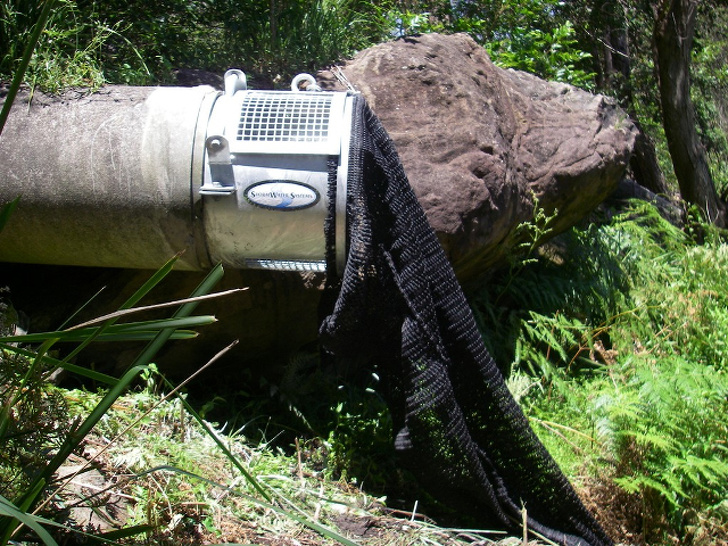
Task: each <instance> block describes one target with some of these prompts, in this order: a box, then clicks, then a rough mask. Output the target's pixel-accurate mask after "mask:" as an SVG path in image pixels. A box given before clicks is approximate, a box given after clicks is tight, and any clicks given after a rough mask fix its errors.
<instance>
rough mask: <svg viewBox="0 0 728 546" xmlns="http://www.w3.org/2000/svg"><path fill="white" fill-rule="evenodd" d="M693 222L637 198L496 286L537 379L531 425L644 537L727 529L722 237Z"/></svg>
mask: <svg viewBox="0 0 728 546" xmlns="http://www.w3.org/2000/svg"><path fill="white" fill-rule="evenodd" d="M694 227H696V228H698V229H696V230H692V231H694V232H695V233H696V234H697V233H701V237H700V238H699V239H698V240H693V239H692V238H691V236H690V233H691V230H688V231H687V232H683V231H681V230H679V229H677V228H675V227H674V226H672V225H670V224H669V223H668V222H666V221H664V220H663V219H662V218H661V217H660V216H659V214H658V213H657V211H656V210H655V209H654V208H652V207H651V206H649V205H646V204H644V203H643V204H637V205H634V206H633V207H632V208H631V209H630V210H628V211H627V212H625V213H623V214H620V215H618V216H616V217H615V218H614V219H613V220H612V221H611V222H609V223H606V224H603V225H592V226H591V227H589V228H586V229H574V230H573V231H572V232H571V233H570V234H568V235H567V236H566V237H565V238H562V239H561V241H560V242H561V245H560V247H559V248H560V252H559V253H558V256H556V258H557V259H555V257H554V254H553V253H543V255H542V256H541V257H540V258H539V259H537V260H535V261H534V260H531V261H530V263H529V264H527V265H526V266H525V267H524V268H523V270H522V271H521V272H520V273H519V278H518V279H517V280H515V281H513V282H512V283H510V284H509V283H507V282H504V281H500V282H498V283H496V285H495V289H496V290H498V289H503V287H504V286H507V287H509V288H508V289H507V291H506V293H505V294H501V295H500V296H499V301H500V302H501V305H504V302H508V303H509V304H510V305H513V304H514V303H515V304H516V309H517V308H518V305H523V306H524V309H525V310H524V311H519V310H511V311H510V316H511V320H510V322H509V329H510V330H509V332H508V337H506V339H508V340H510V343H512V349H511V353H510V354H511V355H513V357H512V367H513V369H514V370H515V372H514V373H515V376H516V377H521V376H522V375H523V374H524V373H526V374H530V375H531V376H532V377H534V381H535V383H536V384H537V385H540V386H541V389H534V388H530V390H528V392H527V394H526V395H525V396H524V398H523V403H524V405H525V407H526V408H527V412H528V413H529V414H530V415H531V416H532V418H533V422H534V424H535V425H534V426H536V430H537V432H538V433H539V434H540V435H541V437H542V439H543V441H544V443H545V444H546V446H547V448H548V449H549V450H550V451H551V452H552V453H553V454H554V455H555V456H556V458H557V460H558V461H559V462H560V463H561V464H562V465H563V466H564V468H566V469H568V472H569V473H570V474H571V476H572V479H575V480H576V481H583V479H586V477H587V476H599V477H600V478H599V479H601V480H602V481H603V483H604V484H607V483H614V484H616V485H617V486H619V487H620V488H622V490H623V491H624V492H625V493H626V494H627V495H631V496H632V497H633V498H634V502H635V503H637V504H638V505H639V512H640V517H639V521H638V522H635V525H638V526H639V528H638V529H632V531H633V532H637V533H640V534H641V535H642V537H643V539H645V540H647V541H649V543H651V544H653V543H654V544H663V543H668V542H669V541H670V540H677V541H679V542H680V543H682V544H701V543H707V542H711V541H713V542H714V541H716V540H721V539H722V540H725V539H726V537H725V528H726V524H728V505H727V504H726V501H725V499H726V498H728V485H727V484H728V445H727V444H726V438H728V424H727V423H726V421H725V415H726V412H727V411H728V353H727V352H726V342H725V340H726V339H728V301H727V300H726V295H725V289H724V287H725V286H726V283H728V245H726V243H725V242H723V241H722V240H721V238H720V237H719V236H718V234H717V233H715V232H710V231H708V232H707V237H705V236H703V234H704V233H705V231H704V230H707V229H708V228H707V227H706V226H703V225H696V226H694ZM498 287H500V288H498ZM478 301H479V302H480V304H481V305H482V304H483V302H488V301H493V297H492V296H491V297H490V298H483V297H482V296H481V299H480V300H478ZM503 313H505V310H501V311H499V312H498V314H500V315H502V314H503ZM485 316H487V315H486V314H485V313H484V312H482V311H481V317H485ZM486 328H487V325H486ZM501 330H503V326H501ZM605 486H606V485H605ZM701 541H702V542H701ZM706 541H707V542H706Z"/></svg>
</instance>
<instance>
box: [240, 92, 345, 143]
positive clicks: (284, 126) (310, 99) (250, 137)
mask: <svg viewBox="0 0 728 546" xmlns="http://www.w3.org/2000/svg"><path fill="white" fill-rule="evenodd" d="M331 100H332V97H331V95H320V94H313V93H311V94H309V93H295V94H279V93H267V94H263V93H260V94H257V93H249V94H248V95H247V96H246V97H245V99H244V100H243V103H242V109H241V113H240V123H239V124H238V131H237V140H239V141H243V142H326V141H327V140H328V138H329V117H330V114H331Z"/></svg>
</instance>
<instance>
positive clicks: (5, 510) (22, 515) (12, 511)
mask: <svg viewBox="0 0 728 546" xmlns="http://www.w3.org/2000/svg"><path fill="white" fill-rule="evenodd" d="M0 514H1V515H3V516H7V517H10V518H12V519H11V520H10V521H9V522H8V523H10V525H8V527H7V528H8V529H9V530H10V534H9V535H8V536H6V537H4V539H5V540H4V541H3V544H6V543H7V542H8V540H9V539H10V536H11V535H12V532H13V527H14V525H13V520H17V521H19V522H20V523H21V524H22V525H25V526H26V527H28V528H30V529H32V530H33V531H35V534H36V535H38V538H40V539H41V540H42V541H43V542H44V543H45V544H46V545H47V546H58V543H57V542H56V541H55V540H53V537H52V536H51V535H50V533H48V531H46V530H45V528H44V527H43V526H42V525H41V524H40V523H39V522H38V518H36V517H35V516H33V515H32V514H28V513H27V512H25V511H23V510H21V509H20V508H18V507H17V506H15V505H14V504H13V503H12V502H10V501H9V500H8V499H6V498H5V497H3V496H2V495H0Z"/></svg>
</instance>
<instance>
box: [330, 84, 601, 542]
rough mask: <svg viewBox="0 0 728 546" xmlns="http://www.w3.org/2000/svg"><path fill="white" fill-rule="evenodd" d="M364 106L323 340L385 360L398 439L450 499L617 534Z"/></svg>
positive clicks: (552, 527) (479, 514)
mask: <svg viewBox="0 0 728 546" xmlns="http://www.w3.org/2000/svg"><path fill="white" fill-rule="evenodd" d="M354 110H355V113H354V131H353V136H352V139H353V142H352V145H351V151H350V168H349V179H348V185H349V188H348V192H349V194H348V204H347V216H348V228H347V229H348V241H349V253H348V259H347V263H346V267H345V271H344V273H343V275H342V277H341V278H340V279H335V278H333V274H332V276H331V277H330V279H329V283H330V288H331V290H332V291H333V294H334V296H335V298H334V300H335V301H333V303H332V306H331V308H330V309H329V311H328V313H326V315H327V316H326V317H325V318H324V320H323V322H322V324H321V329H320V334H321V342H322V346H323V347H324V349H325V350H327V351H329V352H330V353H332V354H333V355H334V356H335V357H337V358H341V359H354V360H357V361H362V360H363V361H367V362H369V364H370V365H372V366H376V368H377V369H378V370H379V371H380V375H382V376H383V380H384V381H385V384H386V385H387V387H386V394H385V397H386V398H387V399H388V400H387V402H388V405H389V407H390V411H391V414H392V418H393V420H394V425H395V430H397V431H398V433H397V435H396V440H395V448H396V450H397V451H398V452H399V453H400V454H401V455H402V457H403V459H404V461H405V464H406V466H407V467H408V468H409V469H410V470H411V471H412V472H413V473H414V474H415V475H416V476H417V477H418V479H419V480H420V481H421V482H422V484H423V485H424V486H425V487H426V488H427V489H429V490H430V491H431V492H432V493H433V495H434V496H435V497H436V498H437V499H438V500H440V501H442V502H444V503H446V504H447V505H449V506H451V507H453V508H456V509H457V510H459V511H461V512H462V513H465V514H468V515H470V516H474V517H475V518H477V521H478V522H479V523H482V524H483V525H487V526H491V525H498V526H499V527H501V528H505V529H508V530H511V531H512V532H514V533H517V532H520V531H519V530H520V528H521V522H522V514H523V512H522V509H523V508H524V507H525V512H526V514H527V516H528V526H529V528H531V529H532V530H534V531H536V532H538V533H541V534H542V535H543V536H545V537H546V538H548V539H550V540H552V541H554V542H556V543H558V544H566V545H587V544H589V545H594V546H596V545H609V544H612V542H611V540H610V539H609V538H608V537H607V536H606V534H605V533H604V531H603V530H602V529H601V528H600V527H599V525H598V524H597V523H596V521H595V520H594V518H593V517H592V516H591V514H590V513H589V512H588V511H587V510H586V509H585V507H584V506H583V504H582V503H581V501H580V500H579V498H578V497H577V495H576V494H575V492H574V490H573V489H572V487H571V485H570V484H569V482H568V481H567V479H566V478H565V477H564V475H563V474H562V472H561V471H560V470H559V468H558V467H557V465H556V464H555V463H554V461H553V459H552V458H551V457H550V455H549V454H548V453H547V451H546V450H545V448H544V447H543V445H542V444H541V443H540V442H539V440H538V439H537V438H536V436H535V434H534V433H533V431H532V430H531V428H530V426H529V424H528V422H527V420H526V418H525V416H524V415H523V413H522V411H521V409H520V407H519V406H518V404H517V403H516V402H515V400H514V399H513V397H512V396H511V394H510V392H509V391H508V389H507V387H506V385H505V383H504V380H503V377H502V375H501V373H500V371H499V370H498V368H497V366H496V365H495V363H494V361H493V360H492V358H491V357H490V355H489V354H488V352H487V350H486V349H485V346H484V344H483V342H482V339H481V336H480V334H479V332H478V330H477V327H476V324H475V321H474V319H473V316H472V313H471V310H470V308H469V306H468V303H467V301H466V300H465V297H464V295H463V292H462V290H461V288H460V286H459V284H458V282H457V280H456V278H455V275H454V273H453V270H452V267H451V266H450V264H449V262H448V260H447V258H446V256H445V254H444V252H443V250H442V248H441V246H440V244H439V241H438V240H437V238H436V236H435V234H434V231H433V230H432V228H431V227H430V225H429V224H428V222H427V219H426V217H425V214H424V212H423V210H422V208H421V207H420V205H419V203H418V201H417V198H416V197H415V195H414V192H413V191H412V189H411V187H410V186H409V183H408V181H407V177H406V175H405V173H404V169H403V167H402V165H401V163H400V161H399V158H398V156H397V153H396V151H395V149H394V146H393V144H392V142H391V140H390V139H389V137H388V135H387V134H386V132H385V131H384V129H383V127H382V125H381V124H380V122H379V120H378V119H377V118H376V116H374V114H373V113H372V112H371V110H370V109H369V108H368V106H367V105H366V103H365V101H364V100H363V99H361V98H357V100H356V102H355V108H354ZM327 229H328V230H332V229H333V227H332V225H331V224H328V225H327ZM332 269H333V268H330V269H329V271H331V270H332Z"/></svg>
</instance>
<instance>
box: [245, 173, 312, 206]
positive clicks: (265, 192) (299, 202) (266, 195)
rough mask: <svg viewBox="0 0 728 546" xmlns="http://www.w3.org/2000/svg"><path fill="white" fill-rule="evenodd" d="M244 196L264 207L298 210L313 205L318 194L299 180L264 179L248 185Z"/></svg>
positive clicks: (254, 203)
mask: <svg viewBox="0 0 728 546" xmlns="http://www.w3.org/2000/svg"><path fill="white" fill-rule="evenodd" d="M245 198H246V199H247V200H248V201H249V202H250V203H252V204H253V205H257V206H259V207H263V208H266V209H273V210H300V209H305V208H308V207H312V206H314V205H315V204H316V203H318V200H319V198H320V196H319V193H318V192H317V191H316V190H315V189H313V188H312V187H311V186H308V185H306V184H302V183H301V182H289V181H288V180H266V181H265V182H258V183H257V184H253V185H252V186H250V187H248V189H247V190H245Z"/></svg>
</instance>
